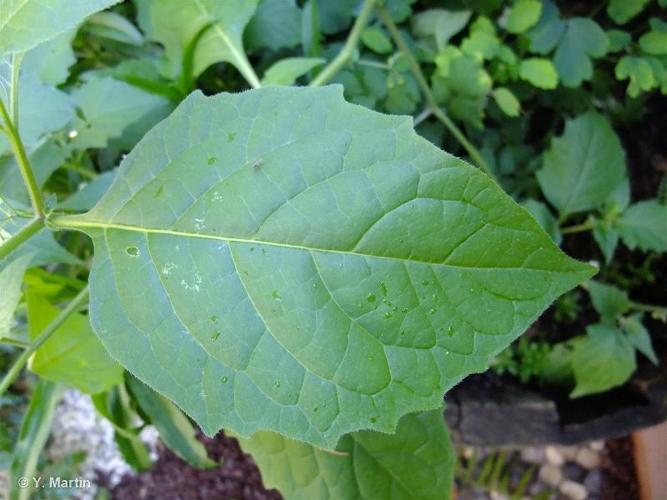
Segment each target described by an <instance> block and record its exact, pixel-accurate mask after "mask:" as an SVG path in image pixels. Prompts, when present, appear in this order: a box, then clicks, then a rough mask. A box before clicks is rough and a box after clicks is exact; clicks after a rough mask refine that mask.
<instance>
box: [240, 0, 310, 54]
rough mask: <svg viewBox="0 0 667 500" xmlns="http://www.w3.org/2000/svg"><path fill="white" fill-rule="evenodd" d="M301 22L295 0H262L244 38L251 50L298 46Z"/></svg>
mask: <svg viewBox="0 0 667 500" xmlns="http://www.w3.org/2000/svg"><path fill="white" fill-rule="evenodd" d="M301 22H302V12H301V9H300V8H299V7H298V6H297V5H296V3H295V2H294V0H261V1H260V2H259V5H258V6H257V10H256V11H255V14H254V15H253V16H252V19H250V22H249V23H248V27H247V28H246V30H245V34H244V37H243V39H244V40H245V42H246V45H247V46H248V49H249V50H256V49H261V48H265V49H272V50H278V49H282V48H292V47H296V46H297V45H299V43H301Z"/></svg>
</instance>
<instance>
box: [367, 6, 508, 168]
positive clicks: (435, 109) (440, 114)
mask: <svg viewBox="0 0 667 500" xmlns="http://www.w3.org/2000/svg"><path fill="white" fill-rule="evenodd" d="M375 9H376V10H377V12H378V15H379V16H380V19H381V20H382V22H383V23H384V25H385V26H386V27H387V29H388V30H389V34H390V35H391V37H392V38H393V40H394V43H396V46H397V47H398V48H399V50H400V51H401V52H402V53H403V55H404V56H405V58H406V59H407V60H408V65H409V66H410V71H411V72H412V74H413V75H414V77H415V78H416V79H417V84H418V85H419V88H420V89H421V91H422V94H424V98H425V99H426V103H427V104H428V106H429V108H431V112H432V113H433V116H435V117H436V118H437V119H438V120H439V121H440V122H442V124H443V125H444V126H445V127H447V129H448V130H449V132H450V133H451V134H452V135H453V136H454V137H455V138H456V140H457V141H459V143H460V144H461V145H462V146H463V148H464V149H465V150H466V151H467V152H468V154H469V155H470V158H472V161H474V162H475V164H476V165H477V166H478V167H479V168H480V170H482V171H483V172H484V173H485V174H486V175H488V176H489V177H491V178H492V179H495V175H493V172H491V169H490V168H489V166H488V164H487V163H486V161H485V160H484V157H483V156H482V155H481V153H480V152H479V150H478V149H477V148H476V147H475V146H474V145H473V144H472V143H471V142H470V141H469V140H468V138H467V137H466V136H465V134H464V133H463V132H462V131H461V129H460V128H459V127H457V126H456V124H455V123H454V122H453V121H452V120H451V118H449V116H447V114H446V113H445V112H444V111H443V110H442V109H441V108H440V106H439V105H438V103H437V101H436V100H435V96H434V95H433V92H431V87H430V86H429V84H428V82H427V81H426V77H425V76H424V73H422V70H421V69H420V67H419V63H418V62H417V60H416V59H415V56H414V54H413V53H412V50H410V47H408V45H407V44H406V43H405V40H403V37H402V36H401V34H400V33H399V31H398V28H397V27H396V24H395V23H394V21H393V20H392V19H391V16H390V15H389V13H388V12H387V11H386V10H385V9H384V7H382V6H380V5H378V6H376V7H375Z"/></svg>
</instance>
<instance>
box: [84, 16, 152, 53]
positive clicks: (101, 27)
mask: <svg viewBox="0 0 667 500" xmlns="http://www.w3.org/2000/svg"><path fill="white" fill-rule="evenodd" d="M83 29H84V30H85V31H87V32H88V33H91V34H93V35H95V36H98V37H101V38H107V39H109V40H113V41H115V42H120V43H125V44H128V45H134V46H137V47H139V46H141V45H143V44H144V36H143V35H142V34H141V31H139V30H138V29H137V28H136V27H135V26H134V24H132V23H131V22H130V21H128V20H127V19H126V18H125V17H123V16H121V15H120V14H116V13H115V12H98V13H97V14H93V15H92V16H90V17H89V18H88V20H87V21H86V23H85V25H84V27H83Z"/></svg>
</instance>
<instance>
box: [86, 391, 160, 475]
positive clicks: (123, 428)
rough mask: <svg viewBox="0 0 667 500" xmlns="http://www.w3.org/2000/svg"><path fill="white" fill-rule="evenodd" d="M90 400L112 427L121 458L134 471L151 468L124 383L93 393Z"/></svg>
mask: <svg viewBox="0 0 667 500" xmlns="http://www.w3.org/2000/svg"><path fill="white" fill-rule="evenodd" d="M91 400H92V401H93V404H94V405H95V409H96V410H97V411H98V412H99V414H100V415H102V416H103V417H104V418H106V419H107V420H108V421H109V423H111V425H112V426H113V428H114V439H115V440H116V444H117V445H118V451H120V453H121V455H123V459H124V460H125V461H126V462H127V463H128V464H129V465H130V467H132V468H133V469H134V470H136V471H143V470H148V469H150V468H151V465H152V463H151V458H150V455H149V452H148V448H146V445H145V444H144V443H143V441H142V440H141V439H140V438H139V435H138V434H139V430H137V429H135V428H134V426H135V424H136V421H137V415H136V414H135V413H134V412H133V411H132V410H131V409H130V397H129V395H128V394H127V391H126V389H125V386H124V385H118V386H116V387H114V388H113V389H112V390H111V391H109V392H102V393H99V394H93V395H92V396H91Z"/></svg>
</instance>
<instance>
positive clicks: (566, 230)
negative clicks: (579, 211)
mask: <svg viewBox="0 0 667 500" xmlns="http://www.w3.org/2000/svg"><path fill="white" fill-rule="evenodd" d="M595 226H597V224H596V223H595V221H592V220H587V221H586V222H583V223H581V224H575V225H573V226H566V227H562V228H561V229H560V232H561V233H563V234H574V233H584V232H586V231H592V230H593V229H595Z"/></svg>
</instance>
